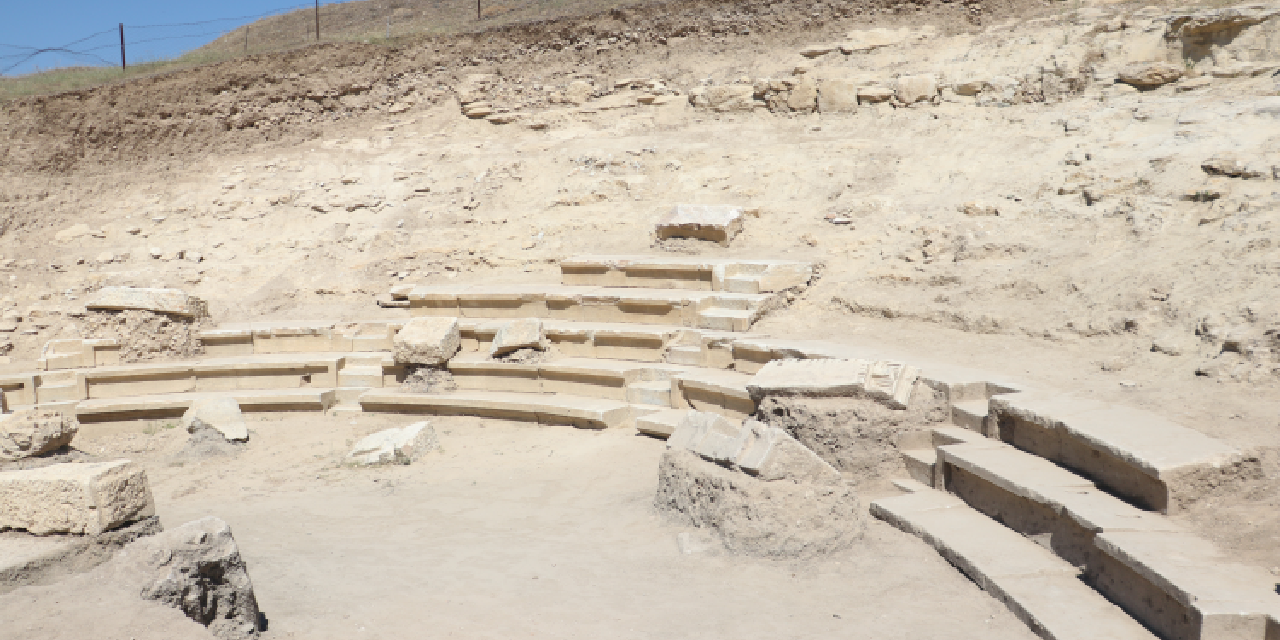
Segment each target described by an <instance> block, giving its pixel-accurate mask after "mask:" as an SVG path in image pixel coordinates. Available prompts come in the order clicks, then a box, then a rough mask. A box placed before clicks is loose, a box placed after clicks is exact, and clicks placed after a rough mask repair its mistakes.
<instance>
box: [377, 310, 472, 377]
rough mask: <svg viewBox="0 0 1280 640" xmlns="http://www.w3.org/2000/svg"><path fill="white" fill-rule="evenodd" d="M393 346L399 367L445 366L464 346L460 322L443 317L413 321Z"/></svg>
mask: <svg viewBox="0 0 1280 640" xmlns="http://www.w3.org/2000/svg"><path fill="white" fill-rule="evenodd" d="M392 346H393V350H394V352H395V361H396V364H425V365H432V366H437V365H441V364H444V363H446V362H448V361H449V358H452V357H453V355H454V354H455V353H457V352H458V349H459V348H461V346H462V333H461V332H460V331H459V329H458V319H457V318H451V317H444V316H423V317H417V318H414V319H412V320H410V321H409V322H407V323H405V325H404V327H403V328H401V329H400V331H399V332H397V333H396V337H395V340H394V341H393V345H392Z"/></svg>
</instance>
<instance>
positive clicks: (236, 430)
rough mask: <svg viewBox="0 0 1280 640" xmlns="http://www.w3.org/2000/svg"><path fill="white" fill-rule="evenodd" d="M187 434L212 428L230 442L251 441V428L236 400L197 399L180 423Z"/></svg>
mask: <svg viewBox="0 0 1280 640" xmlns="http://www.w3.org/2000/svg"><path fill="white" fill-rule="evenodd" d="M180 425H181V426H182V428H183V429H186V430H187V433H195V432H197V431H199V430H200V429H203V428H210V429H213V430H214V431H217V432H218V433H221V434H222V437H223V438H226V439H227V440H228V441H230V442H246V441H248V440H249V427H247V426H246V425H245V423H244V414H242V413H240V403H239V402H236V400H235V398H197V399H195V400H193V401H192V402H191V407H190V408H188V409H187V411H186V413H184V414H182V422H181V423H180Z"/></svg>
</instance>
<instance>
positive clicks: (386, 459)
mask: <svg viewBox="0 0 1280 640" xmlns="http://www.w3.org/2000/svg"><path fill="white" fill-rule="evenodd" d="M438 446H440V441H439V440H438V439H437V437H436V431H435V429H433V428H432V427H431V423H430V422H426V421H423V422H415V423H413V424H411V425H409V426H407V427H403V428H398V429H385V430H383V431H379V432H377V433H374V434H371V435H368V436H365V437H364V438H363V439H361V440H360V442H357V443H356V446H355V448H354V449H352V450H351V453H348V454H347V462H348V463H350V464H356V465H377V464H410V463H412V462H414V461H416V460H418V459H419V458H421V457H422V456H423V455H426V453H427V452H429V451H431V450H433V449H435V448H436V447H438Z"/></svg>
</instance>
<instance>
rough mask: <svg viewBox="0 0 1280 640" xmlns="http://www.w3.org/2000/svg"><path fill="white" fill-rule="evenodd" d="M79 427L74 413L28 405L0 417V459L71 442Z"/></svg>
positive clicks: (42, 452)
mask: <svg viewBox="0 0 1280 640" xmlns="http://www.w3.org/2000/svg"><path fill="white" fill-rule="evenodd" d="M79 429H80V423H79V422H78V421H77V420H76V417H75V415H74V414H66V413H63V412H61V411H58V410H56V409H48V408H40V407H28V408H23V409H18V410H16V411H14V412H13V413H10V414H7V415H3V416H0V460H17V459H19V458H29V457H32V456H38V455H42V454H45V453H48V452H50V451H54V450H56V449H59V448H61V447H65V446H67V445H69V444H71V439H72V438H74V437H75V435H76V432H77V431H78V430H79Z"/></svg>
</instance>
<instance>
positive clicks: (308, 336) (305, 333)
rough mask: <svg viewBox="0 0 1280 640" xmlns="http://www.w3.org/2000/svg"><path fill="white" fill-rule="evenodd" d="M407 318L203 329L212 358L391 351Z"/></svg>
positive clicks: (203, 339)
mask: <svg viewBox="0 0 1280 640" xmlns="http://www.w3.org/2000/svg"><path fill="white" fill-rule="evenodd" d="M405 322H406V321H405V320H366V321H353V322H333V321H330V320H319V321H310V322H237V323H224V324H220V325H218V326H216V327H213V328H211V329H205V330H202V331H201V332H200V341H201V343H202V344H203V345H204V350H205V354H206V355H209V356H211V357H228V356H247V355H255V354H256V355H263V354H270V353H308V352H337V353H350V352H363V351H389V350H390V349H391V338H392V336H394V335H395V332H396V331H398V330H399V329H400V327H402V326H404V323H405Z"/></svg>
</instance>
